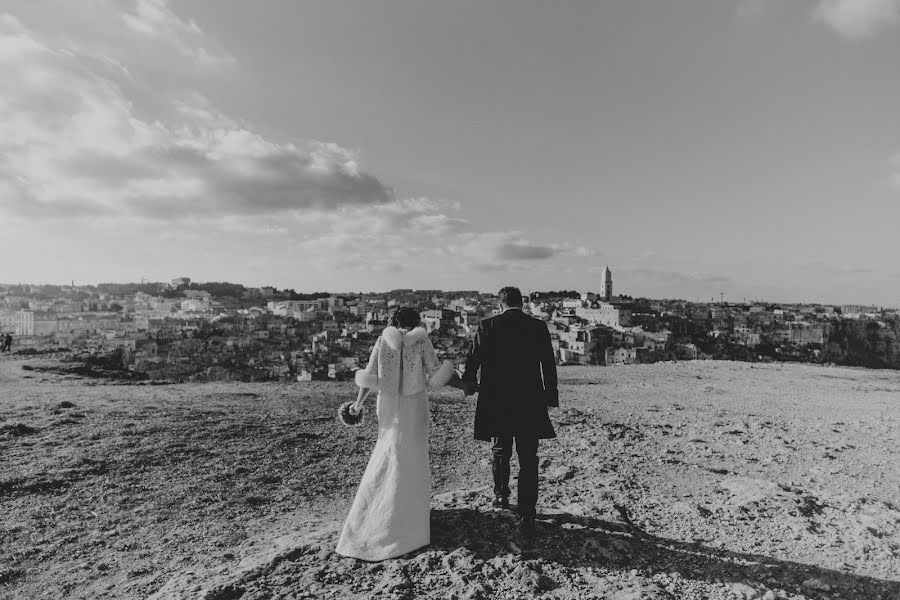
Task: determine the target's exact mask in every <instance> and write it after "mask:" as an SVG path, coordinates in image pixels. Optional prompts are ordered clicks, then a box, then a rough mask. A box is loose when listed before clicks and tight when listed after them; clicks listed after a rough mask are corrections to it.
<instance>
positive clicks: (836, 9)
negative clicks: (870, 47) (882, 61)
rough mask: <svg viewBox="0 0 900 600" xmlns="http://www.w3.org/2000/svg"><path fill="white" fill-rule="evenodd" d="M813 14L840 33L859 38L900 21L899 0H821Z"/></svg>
mask: <svg viewBox="0 0 900 600" xmlns="http://www.w3.org/2000/svg"><path fill="white" fill-rule="evenodd" d="M814 16H815V18H816V19H819V20H820V21H822V22H823V23H825V24H826V25H828V26H829V27H831V28H832V29H834V30H835V31H837V32H838V33H839V34H841V35H842V36H844V37H846V38H851V39H859V38H864V37H868V36H870V35H873V34H874V33H875V32H876V31H878V30H879V29H884V28H887V27H890V26H895V25H897V24H898V23H900V0H821V1H820V2H819V4H818V5H817V6H816V9H815V12H814Z"/></svg>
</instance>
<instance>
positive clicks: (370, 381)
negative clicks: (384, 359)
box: [350, 338, 381, 415]
mask: <svg viewBox="0 0 900 600" xmlns="http://www.w3.org/2000/svg"><path fill="white" fill-rule="evenodd" d="M380 348H381V338H378V339H377V340H375V345H374V346H372V354H371V355H370V356H369V363H368V364H367V365H366V368H365V369H360V370H359V371H357V372H356V376H355V377H354V379H355V381H356V385H358V386H359V393H358V394H357V395H356V402H354V403H353V404H352V405H351V406H350V412H351V413H353V414H354V415H355V414H358V413H359V411H361V410H362V408H363V404H364V403H365V401H366V398H368V396H369V394H370V393H371V392H372V390H373V389H377V386H378V352H379V350H380Z"/></svg>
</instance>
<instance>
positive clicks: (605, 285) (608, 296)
mask: <svg viewBox="0 0 900 600" xmlns="http://www.w3.org/2000/svg"><path fill="white" fill-rule="evenodd" d="M600 287H601V289H602V291H601V292H600V294H601V297H602V298H603V300H605V301H606V302H609V301H610V300H612V297H613V287H612V271H610V270H609V265H607V266H606V268H605V269H603V279H601V281H600Z"/></svg>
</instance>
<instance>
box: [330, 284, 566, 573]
mask: <svg viewBox="0 0 900 600" xmlns="http://www.w3.org/2000/svg"><path fill="white" fill-rule="evenodd" d="M498 296H499V301H500V310H501V313H500V314H498V315H496V316H494V317H491V318H488V319H484V320H483V321H482V322H481V324H480V325H479V327H478V332H477V334H476V336H475V339H474V340H473V341H472V344H471V347H470V348H469V351H468V354H467V357H466V366H465V371H464V373H463V375H462V377H461V378H460V377H459V376H458V375H457V374H456V371H455V369H454V368H453V364H452V363H450V362H449V361H444V362H443V363H441V362H440V361H439V360H438V357H437V354H436V353H435V350H434V347H433V346H432V344H431V340H429V339H428V333H427V332H426V331H425V329H424V328H423V327H421V326H420V316H419V313H418V312H417V311H416V310H414V309H412V308H401V309H398V310H397V311H396V312H395V313H394V316H393V318H392V320H391V326H390V327H387V328H386V329H385V330H384V332H383V333H382V335H381V337H379V338H378V340H377V341H376V343H375V347H374V348H373V349H372V355H371V357H370V358H369V363H368V365H367V366H366V368H365V369H362V370H360V371H358V372H357V373H356V384H357V385H358V386H359V388H360V389H359V396H358V397H357V400H356V402H355V403H353V404H352V405H348V406H347V407H346V408H345V412H344V418H345V419H351V420H352V419H353V417H354V416H357V415H360V411H361V410H362V407H363V404H364V402H365V400H366V398H367V396H368V395H369V394H370V392H372V391H377V393H378V396H377V402H376V414H377V417H378V441H377V442H376V443H375V448H374V450H373V451H372V455H371V457H370V458H369V463H368V466H367V467H366V470H365V473H364V474H363V476H362V480H361V481H360V484H359V489H358V490H357V492H356V497H355V499H354V501H353V505H352V506H351V508H350V513H349V515H348V516H347V519H346V521H345V522H344V527H343V530H342V532H341V537H340V539H339V541H338V545H337V552H338V554H341V555H343V556H349V557H353V558H358V559H362V560H368V561H380V560H385V559H388V558H394V557H397V556H401V555H403V554H406V553H408V552H411V551H413V550H416V549H417V548H421V547H422V546H426V545H428V544H429V543H430V541H431V538H430V535H431V529H430V520H429V519H430V506H431V469H430V466H429V462H428V426H429V407H428V393H427V391H428V390H429V389H430V390H436V389H439V388H441V387H443V386H445V385H451V386H453V387H458V388H460V389H463V391H464V393H465V394H466V395H467V396H469V395H471V394H473V393H475V391H476V390H478V404H477V406H476V409H475V439H477V440H483V441H487V442H491V443H492V446H491V452H492V454H493V460H492V465H491V466H492V471H493V475H494V501H493V506H495V507H497V508H510V504H509V495H510V489H509V477H510V468H509V461H510V457H511V456H512V451H513V445H515V448H516V453H517V454H518V458H519V481H518V503H517V506H516V512H517V513H518V516H519V523H520V529H521V531H522V533H523V535H525V536H530V535H533V534H534V531H535V506H536V504H537V493H538V458H537V447H538V440H539V439H546V438H553V437H556V433H555V432H554V430H553V425H552V424H551V423H550V418H549V415H548V411H547V408H548V407H551V406H552V407H556V406H559V397H558V392H557V379H556V359H555V355H554V351H553V347H552V345H551V343H550V333H549V331H548V330H547V326H546V324H545V323H544V322H543V321H540V320H538V319H535V318H533V317H531V316H529V315H526V314H525V313H524V312H522V293H521V292H520V291H519V290H518V288H514V287H505V288H503V289H501V290H500V292H499V294H498ZM479 371H480V380H479ZM347 412H349V415H347V414H346V413H347Z"/></svg>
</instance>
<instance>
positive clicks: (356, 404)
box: [350, 388, 372, 415]
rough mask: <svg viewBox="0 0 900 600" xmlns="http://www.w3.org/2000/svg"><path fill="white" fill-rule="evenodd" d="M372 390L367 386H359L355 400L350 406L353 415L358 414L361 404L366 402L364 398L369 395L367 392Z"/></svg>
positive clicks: (361, 407)
mask: <svg viewBox="0 0 900 600" xmlns="http://www.w3.org/2000/svg"><path fill="white" fill-rule="evenodd" d="M371 392H372V390H371V389H369V388H359V394H357V396H356V402H354V403H353V404H352V405H351V406H350V412H351V413H352V414H354V415H357V414H359V411H361V410H362V409H363V405H364V404H365V402H366V398H368V397H369V394H370V393H371Z"/></svg>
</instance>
